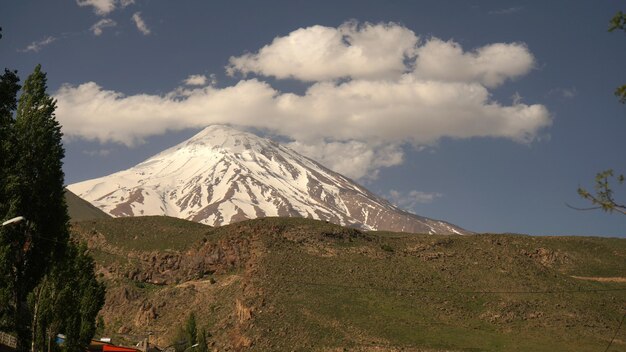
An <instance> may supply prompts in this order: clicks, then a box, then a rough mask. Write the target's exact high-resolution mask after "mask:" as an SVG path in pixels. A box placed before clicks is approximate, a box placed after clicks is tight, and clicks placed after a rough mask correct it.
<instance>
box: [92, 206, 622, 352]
mask: <svg viewBox="0 0 626 352" xmlns="http://www.w3.org/2000/svg"><path fill="white" fill-rule="evenodd" d="M118 221H119V223H118ZM123 222H124V223H123ZM94 224H95V225H94ZM104 224H106V225H104ZM118 225H119V226H118ZM196 225H197V224H194V225H192V224H187V223H186V222H184V223H183V222H180V221H179V220H174V219H167V218H134V219H132V220H131V219H115V220H107V221H103V222H95V223H91V225H90V226H92V227H93V228H94V229H96V231H97V232H99V233H103V234H106V235H105V237H106V238H107V241H110V243H113V244H115V247H116V248H117V247H120V248H126V249H127V250H139V249H142V248H147V249H150V250H154V249H159V250H165V249H169V250H178V251H184V250H187V249H188V248H192V247H193V246H198V244H197V243H201V242H202V240H204V241H208V242H209V243H210V242H215V243H217V242H219V241H224V240H225V239H228V238H231V239H232V238H236V239H247V240H249V242H245V243H249V244H248V246H250V247H254V248H253V250H251V251H250V253H252V254H251V255H250V256H248V257H246V259H245V261H242V262H241V264H240V265H238V266H233V267H232V268H231V269H229V270H222V271H218V272H216V273H215V274H213V278H214V279H215V280H216V282H217V283H216V284H213V285H210V284H207V283H206V282H207V281H206V280H205V281H202V280H203V279H206V278H201V279H200V280H197V281H193V282H190V283H189V284H190V286H191V287H193V288H192V289H190V288H189V287H190V286H189V285H188V286H185V285H181V284H179V285H178V286H174V285H166V286H158V287H155V286H150V285H145V284H139V283H136V282H135V283H133V282H131V281H129V280H127V279H119V278H115V277H112V278H109V282H110V283H111V285H112V286H111V287H118V288H119V287H124V288H125V290H127V291H128V290H130V291H131V294H130V296H131V299H127V300H125V301H124V300H123V301H124V302H126V301H129V302H130V303H128V307H127V308H125V311H127V312H128V311H129V310H132V309H143V308H137V307H139V306H140V305H138V304H137V305H133V304H132V302H133V301H134V300H135V301H137V302H142V303H141V304H143V306H144V307H145V305H146V302H148V303H150V304H152V303H153V304H152V306H154V307H157V308H155V313H156V314H155V315H156V317H154V319H153V320H151V321H150V322H149V323H148V325H149V326H150V327H151V328H153V329H160V330H161V331H163V332H162V336H163V341H165V340H166V337H167V336H170V335H172V334H173V331H172V330H174V328H173V327H174V326H176V325H177V324H179V323H182V321H183V320H184V318H185V317H186V315H187V314H188V312H189V311H192V310H193V311H196V312H197V314H196V315H197V316H199V319H198V320H199V322H200V325H201V326H206V327H207V328H208V329H209V331H210V332H211V333H212V334H213V336H214V337H213V340H214V341H215V343H216V347H218V348H219V349H220V350H222V349H224V348H226V346H233V345H237V344H239V345H244V346H246V345H250V347H251V349H253V350H258V351H267V350H292V349H293V350H334V349H335V348H348V349H350V350H395V349H400V348H404V349H405V350H418V349H419V350H422V349H423V350H429V351H444V350H445V351H448V350H451V351H572V350H576V351H597V350H602V349H603V348H604V347H605V346H606V343H607V342H608V339H610V337H612V335H613V332H614V329H615V328H616V327H617V324H618V322H619V319H620V318H621V314H623V309H624V302H626V291H600V290H610V289H626V283H619V282H596V281H589V280H580V279H575V278H572V276H593V277H625V276H626V273H625V272H626V271H625V269H626V240H623V239H609V238H584V237H529V236H512V235H477V236H465V237H463V236H432V235H407V234H394V233H383V232H380V233H360V232H358V231H355V230H352V229H346V228H341V227H339V226H335V225H331V224H326V223H323V222H318V221H312V220H304V219H277V218H268V219H259V220H253V221H246V222H242V223H238V224H234V225H230V226H224V227H221V228H215V229H210V228H206V227H197V228H196V227H195V226H196ZM81 226H82V225H81ZM198 226H202V225H198ZM194 231H197V232H194ZM161 239H164V240H161ZM197 241H200V242H197ZM194 243H196V244H194ZM115 290H116V288H113V289H112V291H115ZM593 290H599V291H596V292H593ZM545 291H549V292H545ZM116 292H117V291H116ZM494 292H495V293H494ZM506 292H516V293H506ZM525 292H534V293H525ZM163 302H165V303H163ZM237 302H239V304H237ZM124 304H126V303H124ZM161 304H163V306H160V305H161ZM111 311H113V310H111ZM140 313H141V312H138V313H136V314H135V312H133V315H132V316H135V317H139V316H140V315H141V314H140ZM108 320H111V321H113V320H114V319H113V317H111V316H109V317H108ZM139 320H140V319H139ZM137 321H138V319H137V318H135V323H136V324H135V325H132V324H130V325H128V324H126V325H127V326H126V327H127V328H128V329H130V330H131V331H133V332H134V333H137V332H138V331H140V330H142V329H144V330H145V329H146V326H145V324H144V326H142V323H141V322H137ZM124 324H125V323H123V322H121V320H120V319H118V320H117V321H116V323H114V324H112V325H111V329H112V330H116V329H121V330H120V331H124V329H122V328H121V326H122V325H124ZM624 340H626V339H624V338H622V339H619V338H618V341H616V343H615V344H614V349H613V350H615V351H626V344H625V342H624Z"/></svg>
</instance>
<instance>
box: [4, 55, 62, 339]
mask: <svg viewBox="0 0 626 352" xmlns="http://www.w3.org/2000/svg"><path fill="white" fill-rule="evenodd" d="M46 89H47V79H46V75H45V73H43V72H42V71H41V66H40V65H38V66H37V67H36V68H35V70H34V72H33V73H32V74H31V75H30V76H29V77H28V78H27V79H26V81H25V82H24V86H23V88H22V94H21V96H20V98H19V102H18V104H17V111H16V115H15V121H14V122H13V123H12V125H11V127H10V133H9V138H7V141H8V142H9V143H8V145H7V147H6V148H7V150H6V154H4V155H5V156H6V160H4V162H5V163H8V164H5V165H8V166H9V168H8V169H7V170H8V171H7V172H6V175H5V176H4V181H5V187H3V188H4V192H3V194H4V196H5V197H6V199H4V200H3V202H2V203H3V204H4V209H3V210H4V214H6V215H5V218H6V219H9V218H12V217H16V216H23V217H25V218H26V219H27V221H26V222H22V223H20V224H18V225H15V226H9V227H6V228H5V229H4V231H3V241H4V243H5V244H6V247H5V249H6V251H5V252H4V254H5V255H6V254H8V256H5V258H3V259H4V263H3V264H4V265H3V266H5V267H6V266H8V267H9V268H8V269H9V272H8V274H9V278H8V282H7V283H6V286H7V289H8V290H9V291H11V297H10V301H9V304H8V306H9V308H8V310H9V311H10V313H11V315H12V319H11V321H9V327H10V328H12V330H14V331H15V332H16V333H17V338H18V351H25V350H26V349H27V348H28V347H29V343H28V342H29V341H30V339H31V336H30V335H31V334H30V328H31V326H30V325H31V323H32V315H31V311H30V310H29V309H28V305H27V297H28V294H29V293H30V292H31V291H33V289H34V288H35V287H36V286H37V285H38V284H39V282H40V281H41V279H42V277H43V276H44V275H45V274H46V273H47V272H48V271H49V269H50V267H51V264H52V263H53V262H54V261H56V260H58V259H60V258H61V257H62V256H63V255H64V250H65V249H66V247H67V242H68V238H69V231H68V224H69V216H68V214H67V206H66V204H65V199H64V187H63V178H64V175H63V170H62V159H63V157H64V154H65V153H64V150H63V145H62V140H61V138H62V133H61V127H60V125H59V123H58V122H57V120H56V119H55V115H54V111H55V108H56V102H55V100H54V99H53V98H51V97H50V96H49V95H48V94H47V93H46ZM7 259H8V260H7ZM7 261H8V262H9V265H7Z"/></svg>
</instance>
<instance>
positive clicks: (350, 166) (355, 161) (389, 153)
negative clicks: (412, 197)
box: [287, 140, 404, 179]
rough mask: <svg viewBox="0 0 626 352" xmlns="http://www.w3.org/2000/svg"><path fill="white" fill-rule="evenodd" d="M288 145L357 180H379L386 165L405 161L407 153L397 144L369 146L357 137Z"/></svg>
mask: <svg viewBox="0 0 626 352" xmlns="http://www.w3.org/2000/svg"><path fill="white" fill-rule="evenodd" d="M287 146H288V147H290V148H291V149H293V150H295V151H297V152H298V153H300V154H302V155H306V156H308V157H309V158H311V159H313V160H316V161H318V162H320V163H321V164H322V165H324V166H326V167H328V168H329V169H331V170H333V171H335V172H338V173H340V174H342V175H344V176H347V177H350V178H354V179H362V178H367V179H375V178H376V177H377V176H378V171H379V169H380V168H382V167H390V166H395V165H400V164H402V161H403V156H404V153H403V151H402V148H401V147H400V146H399V145H397V144H393V143H391V144H387V145H368V144H367V143H365V142H359V141H355V140H350V141H342V142H336V141H332V142H327V141H324V140H319V141H317V142H313V143H303V142H299V141H294V142H291V143H288V144H287Z"/></svg>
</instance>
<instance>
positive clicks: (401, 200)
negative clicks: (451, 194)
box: [387, 189, 443, 212]
mask: <svg viewBox="0 0 626 352" xmlns="http://www.w3.org/2000/svg"><path fill="white" fill-rule="evenodd" d="M442 196H443V195H442V194H441V193H438V192H422V191H417V190H411V191H409V192H398V191H396V190H393V189H392V190H390V191H389V192H388V194H387V198H388V199H389V201H390V202H391V203H392V204H393V205H395V206H397V207H398V208H401V209H404V210H407V211H411V212H415V211H416V210H417V207H418V206H419V205H420V204H427V203H432V202H433V201H434V200H435V199H437V198H441V197H442Z"/></svg>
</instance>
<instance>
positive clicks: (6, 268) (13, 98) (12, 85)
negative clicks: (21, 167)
mask: <svg viewBox="0 0 626 352" xmlns="http://www.w3.org/2000/svg"><path fill="white" fill-rule="evenodd" d="M1 32H2V28H0V38H2V33H1ZM19 81H20V80H19V78H18V76H17V71H11V70H9V69H6V68H5V69H4V74H2V75H0V221H4V220H7V219H8V218H7V217H5V214H7V213H8V203H9V193H8V188H7V184H8V175H9V174H8V170H10V169H11V165H10V158H9V156H10V154H11V152H12V149H13V148H12V145H13V143H12V128H13V123H14V121H15V118H14V113H15V109H16V108H17V93H18V91H19V90H20V88H21V87H20V85H19ZM7 230H8V229H7V228H4V227H0V331H13V330H14V323H13V321H14V317H15V312H14V308H15V307H14V305H11V304H9V302H12V300H13V296H14V290H13V285H12V283H13V280H12V279H11V278H12V274H13V259H14V251H13V250H12V249H13V246H12V240H11V238H10V237H9V234H8V231H7Z"/></svg>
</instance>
